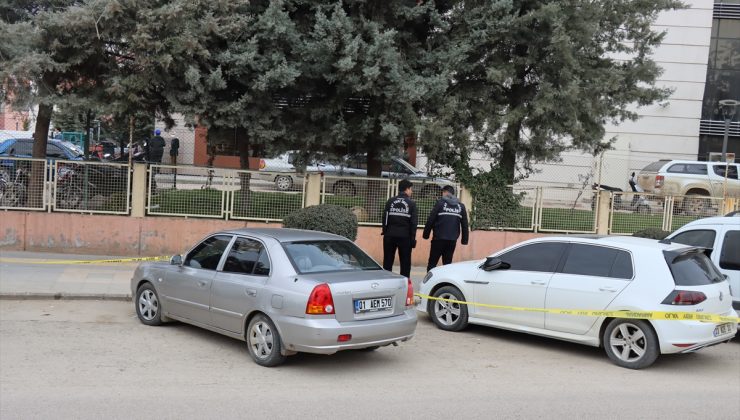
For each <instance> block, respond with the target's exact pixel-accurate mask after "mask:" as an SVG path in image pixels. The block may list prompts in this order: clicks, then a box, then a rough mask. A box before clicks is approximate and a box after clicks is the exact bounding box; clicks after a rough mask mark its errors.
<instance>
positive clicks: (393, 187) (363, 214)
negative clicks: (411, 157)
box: [321, 176, 431, 225]
mask: <svg viewBox="0 0 740 420" xmlns="http://www.w3.org/2000/svg"><path fill="white" fill-rule="evenodd" d="M397 190H398V186H397V182H396V180H393V179H388V178H370V177H346V176H324V177H323V178H322V179H321V203H322V204H334V205H337V206H341V207H344V208H347V209H349V210H351V211H352V213H354V214H355V216H356V217H357V221H358V222H360V223H361V224H364V225H380V224H381V218H382V217H383V216H382V215H383V208H384V206H385V202H386V200H388V198H390V197H391V196H392V195H393V194H394V193H395V192H397ZM430 210H431V208H430Z"/></svg>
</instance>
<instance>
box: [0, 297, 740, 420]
mask: <svg viewBox="0 0 740 420" xmlns="http://www.w3.org/2000/svg"><path fill="white" fill-rule="evenodd" d="M0 337H1V339H0V417H2V419H15V418H55V419H61V418H121V419H123V418H125V419H129V418H149V419H152V418H156V419H162V418H173V419H175V418H177V419H182V418H220V419H228V418H280V419H284V418H300V419H307V418H319V419H332V418H348V417H351V418H355V419H378V418H394V419H395V418H399V419H404V418H487V419H490V418H534V417H538V418H569V419H573V418H588V419H593V418H620V419H622V418H638V419H639V418H645V419H657V418H671V419H676V418H697V417H706V418H709V417H711V418H713V419H724V418H727V419H730V418H732V419H736V418H738V414H739V413H740V340H738V339H735V341H733V342H732V343H729V344H723V345H720V346H716V347H712V348H709V349H706V350H704V351H702V352H699V353H696V354H689V355H678V356H669V357H663V358H661V359H659V360H658V362H657V363H656V364H655V365H654V366H653V367H651V368H649V369H647V370H642V371H632V370H628V369H622V368H619V367H616V366H614V365H612V364H611V363H610V362H609V360H608V359H607V358H606V356H605V355H604V354H603V352H602V351H601V350H600V349H596V348H590V347H584V346H579V345H576V344H570V343H563V342H558V341H554V340H549V339H544V338H538V337H533V336H526V335H522V334H516V333H511V332H504V331H499V330H494V329H486V328H471V329H469V330H468V331H466V332H463V333H457V334H453V333H446V332H443V331H440V330H437V329H436V328H434V327H433V325H432V324H431V322H430V321H429V320H428V319H427V318H426V316H422V317H421V318H420V322H419V327H418V330H417V336H416V337H415V338H414V339H413V340H411V341H410V342H408V343H404V344H401V345H400V346H399V347H386V348H382V349H380V350H378V351H376V352H372V353H367V352H361V351H353V352H344V353H339V354H336V355H333V356H318V355H297V356H293V357H291V358H290V359H289V360H288V363H287V364H285V365H283V366H281V367H278V368H273V369H267V368H262V367H259V366H257V365H255V364H254V363H252V361H251V359H249V356H248V354H247V350H246V348H245V347H244V344H243V343H242V342H240V341H236V340H232V339H229V338H226V337H223V336H220V335H218V334H214V333H211V332H207V331H204V330H200V329H197V328H195V327H190V326H187V325H184V324H170V325H167V326H163V327H147V326H144V325H142V324H140V323H139V322H138V320H137V319H136V318H135V315H134V312H133V306H132V305H131V304H129V303H127V302H111V301H105V302H103V301H9V300H3V301H0Z"/></svg>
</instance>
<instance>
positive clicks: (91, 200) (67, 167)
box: [50, 161, 131, 214]
mask: <svg viewBox="0 0 740 420" xmlns="http://www.w3.org/2000/svg"><path fill="white" fill-rule="evenodd" d="M51 168H52V171H51V172H50V176H51V178H52V179H51V181H52V182H51V186H52V188H51V192H52V194H51V197H52V198H51V206H52V210H54V211H60V212H73V213H101V214H128V212H129V208H130V199H131V193H130V192H131V169H130V167H129V166H128V165H126V164H120V163H108V162H82V161H80V162H78V161H55V162H53V163H52V164H51Z"/></svg>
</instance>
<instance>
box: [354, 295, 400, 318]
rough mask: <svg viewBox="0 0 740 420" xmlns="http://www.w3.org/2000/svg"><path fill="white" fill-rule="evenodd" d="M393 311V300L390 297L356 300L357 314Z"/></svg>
mask: <svg viewBox="0 0 740 420" xmlns="http://www.w3.org/2000/svg"><path fill="white" fill-rule="evenodd" d="M387 309H393V299H392V298H389V297H382V298H374V299H355V313H356V314H360V313H363V312H377V311H385V310H387Z"/></svg>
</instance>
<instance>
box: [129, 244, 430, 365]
mask: <svg viewBox="0 0 740 420" xmlns="http://www.w3.org/2000/svg"><path fill="white" fill-rule="evenodd" d="M131 291H132V295H133V297H134V298H133V300H134V305H135V306H136V314H137V315H138V317H139V319H140V320H141V322H142V323H144V324H146V325H159V324H161V323H163V322H168V321H170V320H177V321H182V322H186V323H188V324H192V325H195V326H198V327H202V328H206V329H208V330H211V331H215V332H217V333H220V334H224V335H227V336H229V337H233V338H236V339H239V340H244V341H246V342H247V348H248V349H249V354H250V355H251V356H252V358H253V359H254V361H255V362H257V363H258V364H260V365H262V366H276V365H278V364H280V363H282V362H283V361H285V358H286V356H289V355H292V354H295V353H297V352H306V353H321V354H332V353H336V352H337V351H340V350H350V349H369V350H374V349H377V348H378V347H381V346H387V345H389V344H396V343H398V342H402V341H406V340H409V339H410V338H411V337H413V335H414V331H415V329H416V311H415V309H414V298H413V288H412V285H411V281H409V279H407V278H405V277H401V276H398V275H395V274H393V273H390V272H388V271H384V270H383V269H382V268H381V267H380V266H379V265H378V263H376V262H375V261H374V260H373V259H372V258H370V257H369V256H368V255H367V254H366V253H365V252H363V251H362V250H361V249H360V248H358V247H357V246H356V245H355V244H354V243H353V242H351V241H349V240H347V239H345V238H343V237H340V236H336V235H331V234H327V233H321V232H313V231H303V230H293V229H240V230H232V231H224V232H218V233H214V234H212V235H209V236H208V237H206V238H205V239H203V240H202V241H201V242H199V243H198V244H197V245H196V246H195V247H194V248H192V249H191V250H190V251H189V252H188V253H187V254H186V255H185V257H184V258H183V257H181V256H180V255H176V256H174V257H172V259H171V260H170V262H169V264H168V263H143V264H141V265H139V267H138V268H137V269H136V271H135V273H134V276H133V278H132V279H131Z"/></svg>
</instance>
